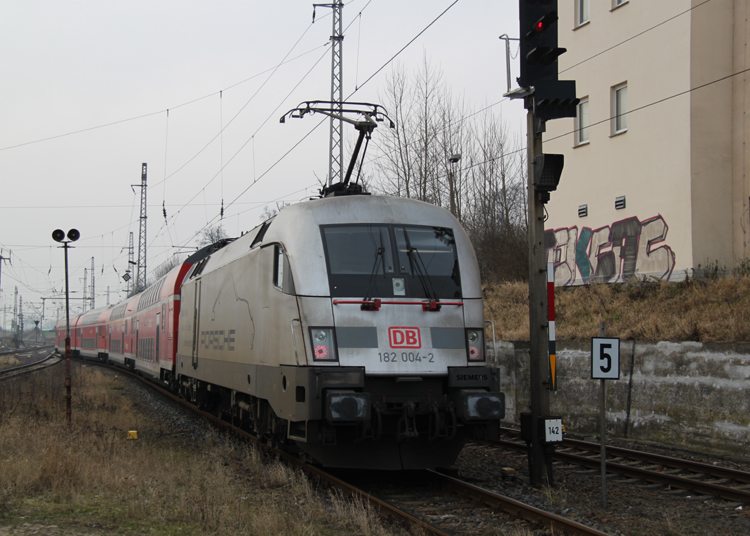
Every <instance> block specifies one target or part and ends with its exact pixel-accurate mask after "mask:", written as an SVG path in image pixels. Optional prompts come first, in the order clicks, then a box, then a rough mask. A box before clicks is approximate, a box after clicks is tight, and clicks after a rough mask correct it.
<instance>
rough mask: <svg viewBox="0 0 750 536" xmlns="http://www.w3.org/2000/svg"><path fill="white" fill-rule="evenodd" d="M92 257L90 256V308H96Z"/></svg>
mask: <svg viewBox="0 0 750 536" xmlns="http://www.w3.org/2000/svg"><path fill="white" fill-rule="evenodd" d="M95 273H96V272H94V257H91V308H92V309H96V285H95V284H94V274H95Z"/></svg>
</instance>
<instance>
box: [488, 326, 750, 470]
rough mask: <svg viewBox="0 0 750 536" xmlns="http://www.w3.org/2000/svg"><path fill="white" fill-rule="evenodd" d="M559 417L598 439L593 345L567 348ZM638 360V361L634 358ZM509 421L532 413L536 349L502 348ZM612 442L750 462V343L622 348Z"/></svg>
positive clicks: (557, 396) (561, 346)
mask: <svg viewBox="0 0 750 536" xmlns="http://www.w3.org/2000/svg"><path fill="white" fill-rule="evenodd" d="M557 348H558V354H557V356H558V361H557V362H558V375H557V382H558V391H557V392H556V393H551V394H550V407H551V411H552V414H557V415H561V416H562V418H563V423H564V424H565V426H566V428H567V430H568V431H570V432H575V433H582V434H598V432H599V407H600V384H599V380H592V379H590V376H591V343H590V342H582V343H579V342H559V341H558V343H557ZM634 356H635V357H634ZM494 365H495V366H498V367H500V370H501V377H502V381H503V385H502V390H503V392H505V394H506V402H507V412H506V420H507V421H512V422H516V423H517V422H519V417H518V414H519V412H521V411H528V409H529V344H528V342H520V343H509V342H503V341H497V357H496V358H495V363H494ZM606 408H607V435H608V437H628V438H633V439H642V440H650V441H658V442H661V443H667V444H671V445H675V446H680V447H685V448H692V449H697V450H707V451H711V452H716V453H722V454H732V455H735V456H745V457H750V343H705V344H704V343H697V342H682V343H672V342H659V343H641V342H637V341H636V342H634V341H625V340H623V341H621V342H620V380H617V381H614V380H608V381H607V400H606Z"/></svg>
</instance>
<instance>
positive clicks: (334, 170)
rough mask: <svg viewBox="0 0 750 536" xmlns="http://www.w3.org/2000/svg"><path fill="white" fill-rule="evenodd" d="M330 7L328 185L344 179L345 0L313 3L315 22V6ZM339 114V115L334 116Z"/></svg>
mask: <svg viewBox="0 0 750 536" xmlns="http://www.w3.org/2000/svg"><path fill="white" fill-rule="evenodd" d="M316 7H329V8H331V10H332V12H333V25H332V30H331V102H332V103H334V104H333V105H332V108H334V114H333V115H331V120H330V121H331V128H330V141H329V156H328V158H329V159H328V187H329V188H330V187H331V184H333V183H334V182H341V181H342V180H343V165H344V144H343V142H342V139H341V137H342V130H343V128H342V120H341V114H342V107H343V106H342V103H343V102H344V93H343V92H344V88H343V85H344V63H343V54H342V47H343V41H344V32H343V30H342V19H341V10H342V8H343V7H344V3H343V0H334V2H333V3H331V4H313V22H315V8H316ZM334 115H337V116H338V117H334ZM334 179H335V181H334Z"/></svg>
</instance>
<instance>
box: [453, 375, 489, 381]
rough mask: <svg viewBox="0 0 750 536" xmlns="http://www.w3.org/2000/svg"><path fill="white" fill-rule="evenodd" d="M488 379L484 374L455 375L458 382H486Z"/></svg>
mask: <svg viewBox="0 0 750 536" xmlns="http://www.w3.org/2000/svg"><path fill="white" fill-rule="evenodd" d="M489 379H490V378H489V376H487V375H486V374H456V380H457V381H459V382H486V381H487V380H489Z"/></svg>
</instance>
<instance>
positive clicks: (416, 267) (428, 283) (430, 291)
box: [404, 228, 438, 302]
mask: <svg viewBox="0 0 750 536" xmlns="http://www.w3.org/2000/svg"><path fill="white" fill-rule="evenodd" d="M404 239H405V240H406V254H407V255H408V256H409V266H410V267H411V271H412V272H414V273H415V274H416V275H417V278H418V279H419V283H420V284H421V285H422V291H423V292H424V294H425V296H426V297H427V298H428V299H430V300H435V301H436V302H437V301H438V295H437V292H435V287H434V286H433V284H432V279H431V278H430V274H429V273H427V268H426V266H425V264H424V261H423V260H422V256H421V255H420V254H419V250H418V249H417V248H415V247H412V245H411V241H410V240H409V232H408V231H407V230H406V228H404ZM420 264H421V266H420Z"/></svg>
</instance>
